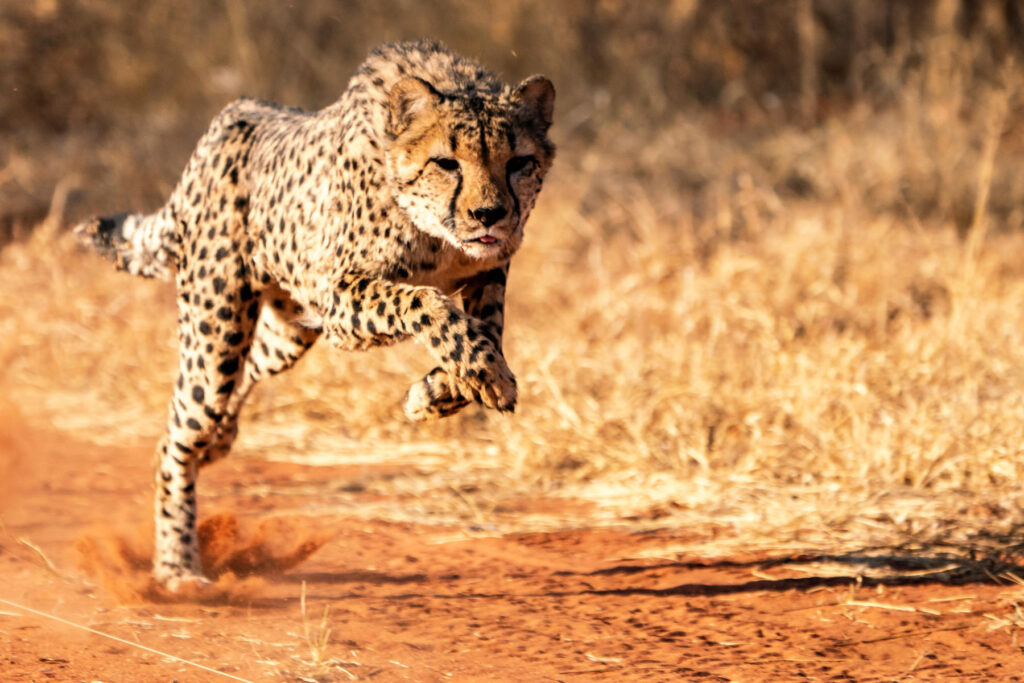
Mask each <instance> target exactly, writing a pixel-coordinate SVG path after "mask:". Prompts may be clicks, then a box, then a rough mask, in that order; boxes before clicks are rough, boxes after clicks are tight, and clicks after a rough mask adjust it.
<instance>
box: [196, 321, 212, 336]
mask: <svg viewBox="0 0 1024 683" xmlns="http://www.w3.org/2000/svg"><path fill="white" fill-rule="evenodd" d="M199 331H200V332H202V333H203V334H210V331H211V330H210V323H208V322H206V321H205V320H203V321H202V322H200V323H199Z"/></svg>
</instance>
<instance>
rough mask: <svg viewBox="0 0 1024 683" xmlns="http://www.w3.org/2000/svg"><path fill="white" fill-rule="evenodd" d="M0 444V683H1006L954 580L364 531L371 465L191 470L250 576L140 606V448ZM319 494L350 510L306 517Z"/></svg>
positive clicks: (654, 534) (511, 538)
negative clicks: (178, 599)
mask: <svg viewBox="0 0 1024 683" xmlns="http://www.w3.org/2000/svg"><path fill="white" fill-rule="evenodd" d="M0 449H2V453H0V482H2V483H0V496H2V498H0V500H2V503H0V515H2V519H3V521H4V523H5V527H6V528H5V529H0V599H2V600H4V602H0V680H3V681H8V680H10V681H18V680H25V681H51V680H52V681H106V682H110V681H169V680H178V681H181V682H184V681H213V680H229V679H228V678H226V677H223V676H218V675H216V674H215V673H213V672H211V671H209V670H203V669H200V668H198V666H202V667H209V668H210V669H215V670H217V671H220V672H224V673H227V674H230V675H231V676H234V677H237V678H239V679H244V680H250V681H264V680H317V681H331V680H355V679H372V680H377V681H391V680H411V681H434V680H446V679H450V680H460V681H462V680H577V679H579V680H587V679H604V680H622V679H629V680H652V681H665V680H698V679H710V680H738V681H756V680H792V679H797V678H806V679H809V680H857V681H874V680H879V681H881V680H886V681H887V680H895V679H901V680H940V679H942V680H950V679H955V680H1020V679H1024V653H1022V648H1021V646H1020V645H1018V641H1020V642H1021V644H1024V637H1022V636H1024V632H1022V631H1021V627H1022V626H1024V619H1021V618H1016V623H1015V624H1014V623H1012V622H1013V621H1014V614H1015V613H1014V610H1013V609H1012V605H1011V604H1009V603H1008V600H1012V599H1013V598H1014V596H1015V595H1016V594H1015V593H1014V592H1013V590H1012V589H1008V588H1007V587H1006V586H1004V585H997V584H995V583H992V582H990V583H987V584H986V583H971V582H967V583H963V582H961V585H957V577H958V576H959V574H958V573H957V571H958V570H957V569H956V568H952V569H950V570H949V571H947V572H945V573H936V572H938V571H939V570H941V569H943V568H942V567H938V566H934V565H922V564H920V563H917V564H915V563H912V562H909V561H906V558H904V561H903V564H902V565H901V564H900V563H899V562H898V561H897V560H896V559H890V560H886V561H883V560H880V559H878V558H875V559H874V560H871V561H868V560H867V559H866V558H860V559H857V558H851V557H842V558H821V557H814V558H808V557H804V558H800V557H791V558H771V557H767V556H766V555H765V554H763V553H760V554H759V553H757V552H754V551H752V552H751V553H750V554H749V555H748V556H746V557H732V558H701V557H685V556H681V555H680V554H679V553H678V552H676V551H673V550H672V548H673V547H679V546H680V545H681V544H683V543H685V542H686V540H687V539H688V538H692V537H693V536H694V535H695V534H699V533H701V530H694V529H689V530H681V529H661V530H653V531H652V530H647V531H644V532H642V533H638V532H632V531H630V530H628V529H627V528H623V529H574V530H564V531H558V532H551V533H511V534H509V533H504V534H500V535H499V534H497V533H496V532H495V531H494V530H488V529H486V528H476V527H473V526H466V525H462V526H438V525H430V524H426V523H425V524H412V523H394V522H388V521H381V520H375V519H363V518H362V517H363V516H364V515H361V514H360V510H361V509H362V507H363V506H364V505H365V504H368V503H370V502H372V501H370V500H368V498H369V497H370V494H366V493H364V492H361V488H362V487H361V486H359V481H360V479H361V478H365V477H368V476H379V475H380V474H381V473H382V472H384V471H385V470H384V468H374V467H372V466H370V465H366V466H346V467H317V468H309V467H306V468H303V467H297V466H295V465H289V464H280V463H267V462H262V461H257V460H249V459H245V458H236V459H233V460H232V459H229V460H228V461H225V462H224V463H221V464H218V465H217V466H216V467H214V468H212V469H211V470H210V471H209V472H207V473H204V479H203V483H204V487H205V493H204V496H203V499H202V501H201V504H202V506H203V510H204V513H205V517H206V520H207V521H206V523H205V524H206V525H205V527H204V528H205V538H206V541H207V566H217V567H220V568H221V569H229V568H231V567H233V568H234V569H235V570H237V571H243V570H246V569H254V570H256V571H257V573H263V574H265V575H263V576H256V577H250V578H234V577H233V576H232V575H231V574H225V575H224V576H222V577H221V578H220V580H219V581H218V583H217V585H216V587H215V589H214V590H213V591H211V593H209V594H207V595H205V596H200V598H199V599H198V600H197V601H194V602H191V603H186V604H180V603H178V604H175V603H168V602H161V601H160V600H161V596H160V595H159V593H158V592H155V591H154V590H153V588H152V587H151V586H149V585H148V579H147V578H146V574H145V571H144V569H143V564H144V562H145V555H146V553H147V550H146V548H145V540H144V539H145V538H146V530H145V528H144V525H140V524H138V522H137V520H138V518H139V517H146V516H148V514H147V513H148V509H149V488H148V484H147V482H148V477H149V461H150V459H149V455H148V449H146V448H141V447H140V448H138V449H100V448H98V447H95V446H85V445H79V444H74V443H72V442H69V441H68V440H67V439H66V438H65V437H64V436H61V437H56V436H46V435H43V434H40V433H38V432H26V431H24V428H23V427H22V426H21V425H19V424H17V423H15V422H14V421H13V420H12V421H11V423H9V424H4V425H0ZM391 467H393V466H391ZM385 473H386V472H385ZM257 483H258V484H259V486H258V487H257V486H255V485H256V484H257ZM275 483H277V484H280V485H281V486H279V487H277V489H279V490H280V491H284V493H281V492H275V490H276V489H275V486H274V484H275ZM286 483H287V484H289V486H284V484H286ZM340 495H343V496H344V499H345V501H346V505H348V506H349V508H350V512H349V513H344V514H342V513H339V512H337V508H335V511H334V512H331V511H329V510H328V512H324V511H323V507H322V503H323V501H324V500H325V499H332V500H334V499H337V498H338V496H340ZM558 504H559V503H558V501H550V500H547V501H524V502H522V504H521V505H520V506H518V507H519V509H520V510H521V511H522V512H523V513H528V512H530V511H531V510H534V509H538V508H544V509H546V510H549V509H550V508H551V506H553V505H558ZM217 511H219V512H220V514H217ZM319 545H322V547H319V549H318V550H317V551H316V552H315V553H314V554H313V555H312V556H311V557H309V558H308V559H306V560H305V561H302V562H299V560H301V559H302V558H303V557H304V556H305V554H307V553H308V552H309V551H311V550H313V549H314V548H316V547H317V546H319ZM44 558H45V559H44ZM48 562H50V563H52V567H50V566H48V564H47V563H48ZM295 563H298V564H296V566H292V567H290V568H287V569H285V570H284V571H281V572H279V573H276V574H268V572H269V571H270V570H271V569H274V568H277V569H281V568H282V567H287V566H288V565H289V564H295ZM88 565H91V566H92V569H91V573H89V572H86V571H84V570H82V569H81V567H82V566H88ZM830 567H831V568H833V569H835V570H836V572H835V574H836V575H834V576H828V573H829V568H830ZM858 567H860V568H861V569H863V570H864V573H866V574H868V577H867V578H865V579H864V580H863V581H862V582H861V583H860V584H859V585H857V584H855V583H854V581H853V580H851V579H850V578H848V575H849V574H850V573H852V572H854V571H855V570H856V569H857V568H858ZM840 573H845V574H847V576H839V575H838V574H840ZM871 577H875V578H871ZM303 593H305V606H303ZM1008 605H1009V606H1008ZM30 610H38V611H39V612H41V613H44V614H46V615H50V616H51V617H56V618H59V619H63V620H66V622H71V623H73V624H77V625H79V627H88V628H90V629H94V630H95V631H99V632H102V633H104V634H108V635H109V636H114V637H116V638H119V639H120V640H114V639H112V638H109V637H105V636H102V635H99V634H97V633H94V632H93V633H90V632H86V631H84V630H81V628H78V627H75V626H71V625H69V624H68V623H62V622H58V621H55V620H54V619H52V618H49V617H44V616H39V615H37V614H36V613H35V612H33V611H30ZM986 615H992V616H988V617H987V616H986ZM137 646H144V647H148V648H152V650H156V651H159V652H161V653H166V654H168V655H173V656H175V657H179V658H181V659H184V660H188V661H189V662H191V664H189V663H184V662H182V661H176V660H172V659H169V658H167V657H164V656H162V655H160V654H155V653H154V652H152V651H147V650H143V649H140V648H139V647H137ZM197 665H198V666H197Z"/></svg>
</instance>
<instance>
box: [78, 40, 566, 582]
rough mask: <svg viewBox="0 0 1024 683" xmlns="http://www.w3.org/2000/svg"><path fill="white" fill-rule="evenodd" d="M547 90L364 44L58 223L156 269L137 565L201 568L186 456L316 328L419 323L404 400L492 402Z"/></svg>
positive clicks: (423, 414)
mask: <svg viewBox="0 0 1024 683" xmlns="http://www.w3.org/2000/svg"><path fill="white" fill-rule="evenodd" d="M554 97H555V90H554V86H553V85H552V83H551V81H549V80H548V79H547V78H545V77H543V76H532V77H530V78H527V79H525V80H524V81H522V82H521V83H519V84H518V85H516V86H508V85H504V84H502V83H501V82H500V81H499V80H498V79H497V78H496V77H495V76H494V75H492V74H491V73H490V72H488V71H487V70H486V69H485V68H484V67H482V66H481V65H480V64H479V63H477V62H476V61H473V60H471V59H468V58H465V57H462V56H460V55H458V54H455V53H454V52H452V51H451V50H449V49H448V48H447V47H445V46H444V45H442V44H440V43H438V42H435V41H431V40H420V41H416V42H408V43H400V44H386V45H382V46H380V47H378V48H376V49H375V50H373V51H372V52H371V53H370V54H369V56H368V58H367V59H366V61H365V62H364V63H363V64H362V65H361V66H360V67H359V68H358V69H357V71H356V72H355V74H354V75H353V77H352V78H351V80H350V81H349V84H348V86H347V88H346V90H345V91H344V93H343V94H342V96H341V98H340V99H338V100H337V101H336V102H335V103H334V104H332V105H330V106H328V107H326V108H325V109H322V110H320V111H316V112H309V111H304V110H300V109H293V108H285V107H280V106H277V105H274V104H271V103H268V102H264V101H261V100H257V99H251V98H243V99H240V100H237V101H235V102H233V103H231V104H229V105H228V106H227V107H226V108H225V109H224V110H223V111H221V112H220V113H219V114H218V115H217V116H216V117H215V118H214V120H213V122H212V123H211V125H210V127H209V129H208V130H207V131H206V133H205V134H204V135H203V136H202V138H201V139H200V141H199V143H198V145H197V147H196V149H195V151H194V152H193V153H192V156H191V158H190V160H189V161H188V164H187V166H186V168H185V171H184V174H183V175H182V177H181V179H180V180H179V182H178V184H177V186H176V188H175V189H174V191H173V193H172V194H171V196H170V199H169V200H168V201H167V203H166V204H165V205H164V206H163V207H162V208H161V209H160V210H158V211H157V212H156V213H152V214H148V215H144V214H139V213H124V214H119V215H116V216H111V217H104V218H97V219H93V220H90V221H88V222H86V223H83V224H82V225H80V226H78V227H77V228H76V233H77V234H78V235H79V237H80V239H82V240H83V241H84V242H85V243H86V244H88V245H90V246H92V247H93V248H95V249H96V250H98V251H99V252H100V253H101V254H103V255H105V256H107V257H108V258H109V259H110V260H112V261H114V263H115V265H116V267H117V268H118V269H120V270H124V271H127V272H128V273H131V274H134V275H140V276H143V277H161V278H164V279H171V278H172V277H173V278H174V280H175V282H176V286H177V294H178V296H177V308H178V343H179V361H178V374H177V380H176V382H175V384H174V390H173V396H172V399H171V402H170V411H169V416H168V421H167V430H166V433H165V436H164V437H163V438H162V440H161V441H160V443H159V444H158V446H157V452H156V461H157V462H156V468H155V469H156V473H155V484H156V495H155V505H154V515H155V519H156V531H155V534H156V536H155V550H154V557H153V576H154V578H155V579H156V580H157V581H158V582H159V583H161V584H162V585H164V586H165V587H167V588H168V589H170V590H172V591H178V590H181V589H182V587H183V586H185V585H189V584H191V585H204V584H206V583H208V580H207V579H205V578H204V577H203V571H202V567H201V565H200V560H199V552H198V545H197V536H196V480H197V475H198V470H199V469H200V468H201V467H203V466H204V465H207V464H209V463H211V462H214V461H216V460H217V459H219V458H222V457H224V456H225V455H227V454H228V452H229V450H230V448H231V444H232V442H233V441H234V439H235V436H236V434H237V432H238V415H239V411H240V410H241V408H242V405H243V403H244V402H245V399H246V396H247V395H248V394H249V392H250V391H251V390H252V388H253V386H254V385H255V384H256V383H257V382H259V381H260V380H261V379H262V378H264V377H267V376H270V375H274V374H277V373H279V372H282V371H284V370H287V369H288V368H290V367H291V366H292V365H293V364H294V363H295V362H296V361H297V360H298V359H299V358H300V357H301V356H302V355H303V353H304V352H305V351H306V350H307V349H309V348H310V346H312V344H313V343H314V342H315V341H316V340H317V339H318V338H320V337H321V336H322V337H325V338H326V339H327V340H328V341H329V342H331V343H332V344H333V345H334V346H337V347H339V348H341V349H347V350H364V349H369V348H372V347H376V346H383V345H388V344H394V343H396V342H399V341H402V340H405V339H414V340H416V341H418V342H420V343H421V344H422V345H423V346H425V347H426V349H427V350H428V351H429V352H430V354H432V355H433V357H434V359H435V360H436V363H437V367H435V368H434V369H433V370H431V371H430V372H429V373H427V375H426V376H425V377H423V378H422V379H421V380H419V381H418V382H416V383H414V384H413V385H412V386H411V388H410V389H409V390H408V392H407V393H406V394H405V398H404V401H403V407H404V411H405V413H406V415H407V416H408V417H409V418H410V419H412V420H426V419H433V418H440V417H445V416H448V415H452V414H454V413H456V412H457V411H459V410H461V409H462V408H464V407H465V406H467V405H468V404H470V403H471V402H478V403H480V404H482V405H483V406H485V407H487V408H493V409H497V410H499V411H506V412H510V411H512V410H513V409H514V408H515V404H516V381H515V378H514V376H513V374H512V372H511V371H510V370H509V368H508V365H507V364H506V362H505V358H504V356H503V355H502V334H503V330H504V300H505V286H506V279H507V277H508V269H509V261H510V259H511V258H512V256H513V254H515V253H516V251H517V249H518V248H519V246H520V243H521V242H522V239H523V226H524V223H525V222H526V219H527V217H528V216H529V214H530V211H531V209H532V208H533V206H534V203H535V201H536V199H537V196H538V192H539V191H540V189H541V185H542V183H543V180H544V177H545V175H546V174H547V172H548V170H549V168H550V166H551V163H552V160H553V158H554V154H555V148H554V145H553V144H552V142H551V140H550V139H549V138H548V129H549V127H550V126H551V123H552V114H553V107H554Z"/></svg>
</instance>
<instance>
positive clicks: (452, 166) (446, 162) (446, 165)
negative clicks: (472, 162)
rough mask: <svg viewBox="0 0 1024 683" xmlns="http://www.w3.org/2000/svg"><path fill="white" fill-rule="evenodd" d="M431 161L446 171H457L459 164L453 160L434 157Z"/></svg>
mask: <svg viewBox="0 0 1024 683" xmlns="http://www.w3.org/2000/svg"><path fill="white" fill-rule="evenodd" d="M431 161H433V162H434V163H435V164H437V165H438V166H440V167H441V168H442V169H444V170H446V171H458V170H459V162H457V161H456V160H455V159H450V158H448V157H434V158H433V159H431Z"/></svg>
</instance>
